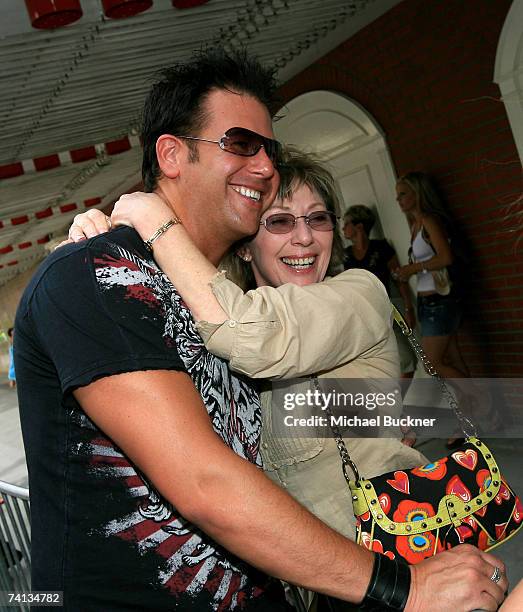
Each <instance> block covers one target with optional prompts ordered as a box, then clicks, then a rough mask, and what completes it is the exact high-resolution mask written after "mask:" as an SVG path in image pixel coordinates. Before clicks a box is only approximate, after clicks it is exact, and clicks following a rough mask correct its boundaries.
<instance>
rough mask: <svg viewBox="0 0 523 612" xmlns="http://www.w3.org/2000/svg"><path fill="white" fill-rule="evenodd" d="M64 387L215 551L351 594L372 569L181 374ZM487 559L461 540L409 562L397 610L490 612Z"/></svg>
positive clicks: (136, 375) (497, 591) (493, 590)
mask: <svg viewBox="0 0 523 612" xmlns="http://www.w3.org/2000/svg"><path fill="white" fill-rule="evenodd" d="M74 393H75V397H76V398H77V400H78V401H79V402H80V404H81V405H82V407H83V409H84V410H85V411H86V413H87V414H88V415H89V416H90V418H92V420H93V421H94V422H95V423H96V424H97V425H98V426H99V427H100V428H101V429H102V430H103V431H104V432H105V433H106V434H107V435H108V436H109V437H110V438H111V439H113V440H114V442H115V443H116V444H118V445H119V446H120V447H121V448H122V449H123V451H124V452H125V453H126V455H127V456H128V457H129V458H130V459H131V460H132V461H134V462H135V463H136V465H137V466H138V467H139V468H140V469H141V470H142V471H143V472H144V473H145V474H146V475H147V477H148V478H149V479H150V480H151V482H152V483H153V484H154V485H155V487H156V488H157V489H158V490H159V491H160V493H161V494H162V495H163V496H164V497H165V498H166V499H167V500H168V501H169V502H171V503H172V504H173V505H174V506H175V507H176V508H177V509H178V510H179V511H180V512H181V514H182V515H183V516H184V517H185V518H187V519H188V520H190V521H192V522H193V523H195V524H196V525H197V526H199V527H200V528H201V529H202V530H203V531H205V532H206V533H208V534H209V535H210V536H211V537H212V538H214V539H215V540H216V541H217V542H219V543H220V544H222V545H223V546H225V548H227V549H228V550H230V551H231V552H232V553H234V554H236V555H238V556H239V557H241V558H243V559H245V560H246V561H248V562H250V563H251V564H252V565H255V566H256V567H258V568H260V569H262V570H264V571H266V572H267V573H269V574H271V575H273V576H276V577H279V578H282V579H285V580H287V581H289V582H292V583H295V584H298V585H302V586H305V587H307V588H309V589H312V590H317V591H320V592H323V593H326V594H329V595H333V596H335V597H339V598H341V599H346V600H348V601H353V602H359V601H361V599H362V598H363V596H364V594H365V592H366V589H367V585H368V582H369V579H370V574H371V569H372V556H371V555H370V554H369V552H368V551H366V550H364V549H363V548H361V547H359V546H357V545H356V544H354V543H353V542H350V541H349V540H347V539H345V538H343V536H341V535H340V534H338V533H336V532H335V531H333V530H331V529H330V528H329V527H327V526H326V525H324V524H323V523H321V521H319V520H318V519H317V518H316V517H314V516H313V515H312V514H310V513H309V512H308V511H307V510H306V509H305V508H303V507H302V506H300V505H299V504H298V503H297V502H296V501H294V500H293V499H292V498H291V497H290V496H289V495H287V494H286V493H285V492H284V491H283V490H281V489H280V488H279V487H277V486H276V485H274V484H273V483H272V482H270V481H269V480H268V479H267V478H266V477H265V476H264V475H263V473H262V471H261V470H259V469H257V468H256V467H255V466H253V465H251V464H250V463H249V462H247V461H245V460H243V459H241V458H240V457H238V456H237V455H236V454H235V453H234V452H233V451H232V450H231V449H229V448H228V447H227V446H226V445H225V444H224V443H223V442H222V440H221V439H220V438H219V437H218V436H217V435H216V433H215V432H214V431H213V429H212V427H211V423H210V420H209V417H208V415H207V412H206V410H205V407H204V406H203V403H202V401H201V398H200V396H199V394H198V392H197V390H196V388H195V387H194V385H193V383H192V381H191V380H190V378H189V377H188V376H187V375H186V374H184V373H181V372H173V371H163V370H159V371H147V372H132V373H127V374H120V375H116V376H110V377H106V378H102V379H99V380H97V381H95V382H93V383H91V384H90V385H88V386H86V387H83V388H80V389H77V390H76V391H75V392H74ZM108 405H109V406H111V409H110V410H107V406H108ZM459 549H461V550H459ZM493 565H498V566H500V567H501V568H502V569H504V568H503V564H502V563H501V562H498V561H497V560H496V559H495V557H493V556H491V555H488V554H486V553H481V552H480V551H478V550H477V549H473V548H472V547H467V546H462V547H458V549H454V550H453V551H449V552H445V553H441V554H440V555H437V556H436V557H434V558H433V559H431V560H429V561H425V562H423V563H422V564H420V565H418V566H416V567H413V568H412V580H413V582H412V584H413V588H412V590H411V595H410V597H409V603H408V605H407V608H406V610H408V611H409V612H414V611H419V610H428V609H430V610H431V611H433V612H440V611H441V612H444V611H447V610H449V609H453V610H456V611H460V610H463V611H465V610H470V609H471V608H481V609H484V610H496V608H497V606H498V604H499V602H501V601H502V598H503V592H504V590H505V589H506V587H507V583H506V579H505V578H503V580H502V581H501V582H500V583H499V584H498V585H496V584H494V583H493V582H492V581H491V580H490V579H489V577H490V576H491V575H492V571H493ZM435 592H437V593H438V601H434V597H433V595H434V593H435ZM449 606H451V607H449Z"/></svg>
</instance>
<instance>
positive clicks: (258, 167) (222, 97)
mask: <svg viewBox="0 0 523 612" xmlns="http://www.w3.org/2000/svg"><path fill="white" fill-rule="evenodd" d="M204 104H205V111H206V114H207V117H208V119H207V122H206V124H205V126H204V127H203V129H201V130H200V133H199V134H191V136H197V137H200V138H206V139H209V140H216V141H217V140H219V139H220V138H221V137H222V136H223V135H224V133H225V132H226V131H227V130H229V129H230V128H232V127H242V128H246V129H248V130H251V131H253V132H257V133H258V134H261V135H262V136H265V137H267V138H274V135H273V131H272V122H271V117H270V115H269V112H268V110H267V108H266V107H265V106H264V105H263V104H261V103H260V102H259V101H258V100H257V99H256V98H253V97H252V96H249V95H247V94H238V93H234V92H231V91H227V90H213V91H211V93H210V94H209V95H208V96H207V99H206V101H205V102H204ZM182 142H184V146H186V147H187V146H188V145H187V141H182ZM195 146H196V147H197V151H198V160H197V161H192V162H191V161H189V159H188V156H186V160H185V161H184V162H183V166H182V167H181V168H180V181H181V186H182V189H183V197H184V199H185V205H186V207H187V209H188V210H189V208H190V210H191V211H192V212H194V214H200V215H202V218H203V219H204V220H205V225H206V227H207V228H208V229H212V230H213V231H214V232H217V233H219V235H220V239H221V240H223V241H227V242H228V243H229V244H232V243H233V242H235V241H237V240H239V239H240V238H243V237H245V236H250V235H252V234H255V233H256V232H257V231H258V228H259V223H260V217H261V215H262V213H263V212H264V211H265V210H266V209H267V208H268V207H269V206H270V205H271V204H272V202H273V200H274V198H275V196H276V193H277V190H278V185H279V175H278V172H277V169H276V168H275V167H274V165H273V163H272V161H271V160H270V159H269V157H268V156H267V153H266V151H265V149H264V148H263V147H262V148H261V149H260V150H259V151H258V152H257V153H256V154H255V155H253V156H251V157H244V156H240V155H234V154H233V153H230V152H228V151H223V150H222V149H221V148H220V147H219V146H218V145H217V144H213V143H207V142H196V144H195Z"/></svg>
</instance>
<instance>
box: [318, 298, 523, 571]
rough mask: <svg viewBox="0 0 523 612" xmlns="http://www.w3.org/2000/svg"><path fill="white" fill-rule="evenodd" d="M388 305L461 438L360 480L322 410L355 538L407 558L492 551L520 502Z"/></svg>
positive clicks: (518, 521)
mask: <svg viewBox="0 0 523 612" xmlns="http://www.w3.org/2000/svg"><path fill="white" fill-rule="evenodd" d="M393 310H394V319H395V321H396V322H397V323H398V325H399V326H400V327H401V329H402V332H403V333H404V334H405V335H406V336H407V338H408V339H409V342H410V343H411V345H412V346H413V348H414V350H415V351H416V353H417V355H418V357H419V358H420V359H421V361H422V363H423V365H424V366H425V369H426V370H427V372H428V373H429V374H430V375H431V376H433V377H434V378H436V379H437V380H438V381H439V382H440V384H441V386H442V390H443V393H444V395H445V397H446V398H447V401H448V402H449V404H450V405H451V407H452V409H453V410H454V412H455V413H456V416H457V418H458V420H459V422H460V424H461V428H462V429H463V432H464V434H465V443H464V444H463V445H462V446H461V447H460V448H459V449H457V450H455V451H454V452H452V453H451V454H450V455H448V456H447V457H443V458H442V459H439V460H438V461H434V462H432V463H428V464H427V465H423V466H421V467H417V468H414V469H409V470H396V471H395V472H391V473H388V474H383V475H381V476H376V477H374V478H371V479H369V480H367V479H364V478H360V476H359V473H358V470H357V467H356V465H355V464H354V462H353V461H352V459H351V458H350V456H349V453H348V451H347V447H346V446H345V443H344V441H343V438H342V437H341V433H340V430H339V428H338V427H337V426H335V425H333V424H332V419H330V415H329V421H331V428H332V430H333V433H334V437H335V439H336V443H337V446H338V450H339V452H340V456H341V460H342V468H343V474H344V476H345V479H346V480H347V482H348V484H349V487H350V490H351V494H352V504H353V507H354V514H355V516H356V542H357V543H358V544H361V545H362V546H365V547H366V548H368V549H369V550H372V551H375V552H379V553H382V554H385V555H387V556H388V557H390V558H392V559H403V560H404V561H406V562H407V563H409V564H415V563H419V562H420V561H423V559H425V558H427V557H431V556H432V555H435V554H436V553H438V552H441V551H444V550H446V549H448V548H452V547H454V546H457V545H458V544H463V543H467V544H474V545H475V546H477V547H478V548H480V549H481V550H491V549H492V548H494V547H496V546H498V545H499V544H502V543H503V542H506V541H507V540H508V539H509V538H510V537H512V536H513V535H514V534H515V533H516V532H517V531H518V530H519V529H520V528H521V526H522V525H523V505H522V503H521V500H520V499H519V497H518V496H517V495H516V494H515V493H514V491H513V490H512V489H511V488H510V486H509V485H508V484H507V482H506V480H505V479H504V478H503V475H502V474H501V472H500V469H499V466H498V464H497V462H496V460H495V458H494V455H493V454H492V452H491V451H490V450H489V448H488V447H487V446H486V444H485V443H484V442H482V441H481V440H479V439H478V438H477V437H476V435H475V433H476V432H475V428H474V425H473V424H472V422H471V421H470V419H468V417H466V416H465V415H464V414H463V413H462V412H461V410H460V409H459V407H458V405H457V403H456V400H455V399H454V396H453V395H452V393H451V392H450V390H449V389H448V387H447V386H446V384H445V382H444V381H443V379H441V377H440V376H439V375H438V373H437V372H436V370H435V369H434V367H433V366H432V364H431V363H430V362H429V360H428V359H427V357H426V355H425V353H424V352H423V349H422V348H421V346H420V345H419V343H418V342H417V340H416V339H415V337H414V336H413V333H412V330H411V329H410V328H409V327H408V325H407V324H406V322H405V321H404V319H403V317H402V316H401V314H400V313H399V312H398V311H397V310H396V309H395V308H394V307H393ZM314 380H315V381H316V382H315V384H316V385H318V382H317V379H314ZM327 412H329V410H327ZM349 469H350V470H351V471H352V472H354V476H355V479H353V478H351V476H350V474H349V472H348V470H349Z"/></svg>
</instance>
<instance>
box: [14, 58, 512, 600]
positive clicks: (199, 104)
mask: <svg viewBox="0 0 523 612" xmlns="http://www.w3.org/2000/svg"><path fill="white" fill-rule="evenodd" d="M272 89H273V88H272V75H271V74H270V72H268V71H266V70H263V69H262V68H261V67H260V66H259V65H258V64H257V63H255V62H252V61H250V60H249V59H248V58H247V57H245V55H243V54H240V55H239V56H238V57H236V58H231V57H228V56H225V55H223V54H220V53H215V54H212V53H204V54H201V55H199V56H197V57H196V58H195V59H194V60H193V61H192V62H190V63H188V64H186V65H180V66H177V67H175V68H173V69H170V70H168V71H164V72H163V74H162V76H161V78H160V80H159V81H158V82H157V83H156V84H155V85H154V86H153V88H152V90H151V93H150V94H149V97H148V99H147V101H146V104H145V109H144V124H143V142H144V160H143V176H144V183H145V187H146V190H148V191H152V190H154V191H156V192H157V193H159V194H161V195H162V197H163V199H164V200H165V201H166V202H169V203H170V205H171V206H172V209H173V217H172V218H171V219H170V220H169V221H168V222H167V223H165V224H163V225H162V226H161V227H159V228H158V229H157V231H155V232H154V233H153V234H152V235H151V237H150V239H149V240H147V241H146V242H145V243H143V242H142V241H141V240H140V239H139V236H138V235H137V234H136V232H134V231H133V230H131V229H129V228H126V227H122V228H118V229H116V230H115V231H113V232H111V233H110V234H105V235H102V236H99V237H97V238H93V239H92V240H88V241H86V242H84V243H81V244H79V245H72V246H69V247H66V248H64V249H62V250H59V251H56V252H55V253H54V254H53V255H52V256H51V257H50V258H49V259H48V260H47V261H46V262H45V263H44V264H43V266H42V267H41V268H40V270H39V271H38V272H37V274H36V275H35V277H34V278H33V280H32V281H31V283H30V285H29V287H28V288H27V290H26V292H25V294H24V296H23V298H22V300H21V304H20V307H19V311H18V314H17V324H16V325H17V328H16V337H17V363H16V367H17V374H18V377H19V383H20V391H19V397H20V410H21V420H22V427H23V434H24V442H25V445H26V454H27V462H28V468H29V478H30V491H31V504H32V529H33V540H32V547H33V548H32V581H33V582H32V588H33V589H34V590H56V591H63V592H64V608H65V609H66V610H70V611H74V612H77V611H78V610H82V612H101V611H103V612H120V611H123V610H137V611H138V610H139V611H145V610H147V611H152V610H162V611H163V610H165V611H167V610H173V609H176V610H195V611H198V612H200V611H205V610H237V609H238V610H239V609H245V610H267V611H271V612H272V611H274V612H276V611H278V610H284V609H286V603H285V600H284V598H283V595H282V593H281V590H280V588H279V585H278V583H277V582H275V581H273V580H271V579H269V578H268V574H270V575H273V576H276V577H278V578H280V577H281V578H284V579H286V580H288V581H291V582H294V583H296V584H301V585H304V586H306V587H308V588H310V589H313V590H321V591H322V592H325V593H327V594H329V595H334V596H336V597H340V598H342V599H347V600H349V601H353V602H360V601H362V600H363V599H364V597H366V601H367V602H368V603H372V602H377V603H378V605H381V604H382V603H383V602H384V601H386V602H388V606H389V607H388V609H391V610H401V609H403V608H404V607H405V604H406V602H407V598H408V597H409V585H410V572H409V571H408V569H406V568H404V567H402V566H400V565H399V564H397V563H395V562H389V561H387V560H386V559H385V558H383V559H381V558H380V557H374V556H373V555H372V554H371V553H369V552H368V551H366V550H364V549H363V548H360V547H357V546H355V545H354V544H352V543H350V542H349V541H347V540H346V539H345V538H343V537H342V536H341V535H339V534H337V533H336V532H334V531H332V530H330V529H329V528H327V527H326V526H325V525H323V524H322V523H321V522H320V521H319V520H317V519H316V518H315V517H314V516H312V515H311V514H309V513H308V512H307V511H306V510H305V509H304V508H303V507H301V506H300V505H299V504H297V503H296V502H295V501H294V500H292V499H291V498H290V497H289V496H288V495H287V494H286V493H285V492H284V491H283V490H281V489H280V488H278V487H277V486H275V485H273V484H272V483H271V482H270V481H268V480H267V479H266V478H265V477H264V475H263V473H262V472H261V470H259V469H258V468H259V466H260V456H259V435H260V425H261V422H260V412H259V401H258V397H257V394H256V392H255V390H254V389H253V388H252V387H251V385H250V383H249V381H247V380H245V379H243V378H239V377H236V376H235V375H233V374H232V373H231V372H230V371H229V370H228V368H227V364H226V363H225V362H224V361H222V360H220V359H219V358H216V357H214V356H212V355H211V354H209V353H208V352H207V351H206V350H205V348H204V346H203V343H202V341H201V339H200V338H199V336H198V334H197V333H196V330H195V327H194V324H193V321H192V319H191V316H190V312H189V311H188V310H187V308H186V306H185V304H184V303H183V301H182V300H181V299H180V297H179V296H178V295H177V293H176V292H175V291H173V288H172V286H171V285H170V284H169V282H168V280H167V278H166V277H165V276H164V275H163V274H162V273H161V272H160V270H159V269H158V268H157V266H156V265H155V263H154V260H153V258H152V253H151V250H152V249H154V243H155V242H156V240H161V236H162V235H163V234H164V233H165V232H166V231H169V228H170V227H171V226H172V225H176V224H177V223H182V224H183V225H184V226H185V227H186V228H187V231H188V232H189V234H190V235H191V237H192V238H193V240H194V242H195V243H196V245H197V246H198V247H199V248H200V250H201V251H202V252H203V253H204V254H205V255H206V256H207V257H208V258H209V259H210V260H211V261H212V262H214V263H217V262H218V261H219V260H220V259H221V257H222V256H223V255H224V254H225V253H226V251H227V250H228V249H229V248H230V246H231V245H232V244H233V243H234V242H235V241H237V240H238V239H240V238H243V237H245V236H248V235H252V234H254V233H255V232H256V231H257V229H258V227H259V223H260V216H261V214H262V212H263V210H265V209H266V208H267V207H268V206H269V205H270V203H271V202H272V200H273V198H274V196H275V193H276V190H277V186H278V174H277V169H276V166H277V163H278V154H279V145H278V143H276V142H275V141H274V139H273V135H272V128H271V119H270V114H269V112H268V108H271V102H272ZM218 147H219V148H218ZM219 149H221V151H220V150H219ZM174 211H176V212H175V213H174ZM294 222H295V220H290V219H289V218H285V219H280V220H279V221H278V220H276V226H278V225H283V227H285V228H286V227H287V226H288V225H289V224H290V223H294ZM305 222H307V223H309V224H318V223H320V224H323V223H326V222H328V221H327V220H326V219H324V218H322V219H318V218H317V217H312V216H309V217H308V218H306V219H305ZM271 225H272V222H271ZM273 229H274V228H273ZM280 231H281V230H280ZM285 231H287V230H285ZM462 558H463V559H464V561H470V560H471V557H470V556H467V555H466V554H464V555H462ZM475 563H479V561H477V560H476V561H475ZM483 563H486V561H483ZM440 565H441V564H440ZM487 565H488V564H487ZM502 569H503V568H502ZM429 573H430V570H429V569H426V570H425V571H422V570H419V571H414V572H413V574H412V579H413V584H414V588H413V589H412V592H411V593H410V597H411V599H410V603H409V606H410V609H411V610H420V609H421V608H420V607H419V606H417V604H418V603H419V602H428V601H429V600H430V590H429V589H428V587H427V584H426V578H427V576H428V574H429ZM454 575H455V574H454V573H453V574H452V577H454ZM371 577H372V578H371ZM499 580H500V587H499V588H500V590H502V589H504V588H506V579H505V578H504V577H500V578H499ZM447 582H449V581H447ZM497 589H498V587H497V586H496V585H494V583H493V582H492V590H493V591H494V595H489V596H488V597H490V599H489V600H488V601H486V603H485V602H484V601H483V600H484V599H486V598H485V597H484V598H482V599H480V598H478V597H476V599H475V600H474V601H473V603H477V604H478V605H475V606H473V607H483V608H485V609H494V607H493V604H492V601H494V598H495V597H496V596H497V597H498V598H499V595H498V594H497ZM471 601H472V600H471ZM479 604H483V605H479ZM416 606H417V607H416ZM440 609H443V608H440Z"/></svg>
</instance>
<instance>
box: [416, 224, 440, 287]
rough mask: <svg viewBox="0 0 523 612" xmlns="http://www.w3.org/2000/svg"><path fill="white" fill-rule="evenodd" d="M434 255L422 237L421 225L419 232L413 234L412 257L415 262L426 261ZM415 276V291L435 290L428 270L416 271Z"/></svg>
mask: <svg viewBox="0 0 523 612" xmlns="http://www.w3.org/2000/svg"><path fill="white" fill-rule="evenodd" d="M434 255H436V253H435V252H434V249H433V248H432V246H431V245H430V244H429V243H428V242H427V241H426V240H425V238H423V226H422V227H421V229H420V230H419V232H418V233H417V234H416V235H415V236H414V240H413V241H412V259H413V260H414V261H415V262H422V261H428V260H429V259H432V258H433V257H434ZM416 278H417V280H418V283H417V286H416V291H417V292H418V293H420V292H421V291H436V285H435V283H434V278H433V277H432V274H431V273H430V272H417V274H416Z"/></svg>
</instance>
